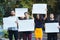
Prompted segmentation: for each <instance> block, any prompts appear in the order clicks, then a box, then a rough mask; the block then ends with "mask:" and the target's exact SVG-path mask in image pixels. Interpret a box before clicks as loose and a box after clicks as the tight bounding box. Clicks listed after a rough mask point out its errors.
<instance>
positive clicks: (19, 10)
mask: <svg viewBox="0 0 60 40" xmlns="http://www.w3.org/2000/svg"><path fill="white" fill-rule="evenodd" d="M15 12H16V14H15V16H17V17H22V16H24V13H25V12H28V8H15Z"/></svg>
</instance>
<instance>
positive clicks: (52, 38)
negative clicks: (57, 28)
mask: <svg viewBox="0 0 60 40" xmlns="http://www.w3.org/2000/svg"><path fill="white" fill-rule="evenodd" d="M54 22H58V21H57V20H55V18H54V14H53V13H50V18H49V19H47V20H46V23H54ZM52 28H53V27H52ZM53 30H54V28H53ZM53 30H52V31H53ZM47 31H48V30H47ZM47 37H48V38H47V40H57V32H49V33H47Z"/></svg>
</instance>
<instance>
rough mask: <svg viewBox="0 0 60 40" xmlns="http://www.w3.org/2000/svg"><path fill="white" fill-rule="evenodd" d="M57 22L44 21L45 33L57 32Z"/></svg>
mask: <svg viewBox="0 0 60 40" xmlns="http://www.w3.org/2000/svg"><path fill="white" fill-rule="evenodd" d="M58 26H59V24H58V23H45V32H46V33H57V32H59V29H58Z"/></svg>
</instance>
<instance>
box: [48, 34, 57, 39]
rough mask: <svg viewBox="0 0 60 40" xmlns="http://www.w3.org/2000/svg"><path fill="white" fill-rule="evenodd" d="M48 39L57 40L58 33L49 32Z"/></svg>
mask: <svg viewBox="0 0 60 40" xmlns="http://www.w3.org/2000/svg"><path fill="white" fill-rule="evenodd" d="M47 40H57V33H48V34H47Z"/></svg>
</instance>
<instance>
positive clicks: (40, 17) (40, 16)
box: [36, 14, 43, 22]
mask: <svg viewBox="0 0 60 40" xmlns="http://www.w3.org/2000/svg"><path fill="white" fill-rule="evenodd" d="M36 16H37V15H36ZM42 18H43V16H42V15H41V14H39V20H40V21H41V22H43V20H42ZM36 19H37V17H36Z"/></svg>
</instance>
